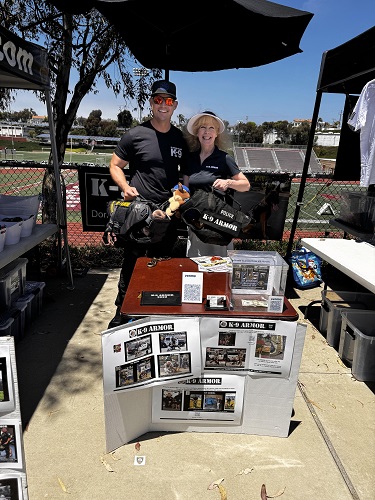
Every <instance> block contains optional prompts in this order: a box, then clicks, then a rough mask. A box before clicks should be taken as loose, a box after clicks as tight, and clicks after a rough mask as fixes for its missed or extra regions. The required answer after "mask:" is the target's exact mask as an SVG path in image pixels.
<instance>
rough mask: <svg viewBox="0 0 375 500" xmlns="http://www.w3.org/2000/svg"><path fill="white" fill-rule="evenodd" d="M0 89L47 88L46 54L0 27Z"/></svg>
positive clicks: (43, 50) (36, 46) (34, 45)
mask: <svg viewBox="0 0 375 500" xmlns="http://www.w3.org/2000/svg"><path fill="white" fill-rule="evenodd" d="M0 69H1V73H2V74H1V87H6V88H15V89H17V88H19V89H42V88H46V87H47V88H48V87H49V68H48V54H47V51H46V49H44V48H43V47H41V46H39V45H36V44H35V43H31V42H26V41H25V40H23V39H22V38H20V37H18V36H17V35H15V34H14V33H12V32H10V31H8V30H7V29H5V28H3V27H2V26H0Z"/></svg>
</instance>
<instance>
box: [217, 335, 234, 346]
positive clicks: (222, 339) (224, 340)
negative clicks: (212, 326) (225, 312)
mask: <svg viewBox="0 0 375 500" xmlns="http://www.w3.org/2000/svg"><path fill="white" fill-rule="evenodd" d="M219 345H226V346H235V345H236V332H225V333H224V332H219Z"/></svg>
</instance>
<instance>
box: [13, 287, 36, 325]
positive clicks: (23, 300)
mask: <svg viewBox="0 0 375 500" xmlns="http://www.w3.org/2000/svg"><path fill="white" fill-rule="evenodd" d="M36 300H37V298H36V296H35V295H34V294H33V293H31V292H30V293H25V294H23V295H21V296H20V297H19V298H18V299H17V300H16V301H15V302H14V305H15V307H17V308H19V309H21V308H23V307H25V330H27V328H29V326H30V325H31V323H32V322H33V320H34V317H33V302H34V301H36ZM34 309H35V307H34Z"/></svg>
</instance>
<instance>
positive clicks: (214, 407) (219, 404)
mask: <svg viewBox="0 0 375 500" xmlns="http://www.w3.org/2000/svg"><path fill="white" fill-rule="evenodd" d="M223 401H224V398H223V394H222V393H218V392H207V393H204V398H203V410H207V411H221V410H223Z"/></svg>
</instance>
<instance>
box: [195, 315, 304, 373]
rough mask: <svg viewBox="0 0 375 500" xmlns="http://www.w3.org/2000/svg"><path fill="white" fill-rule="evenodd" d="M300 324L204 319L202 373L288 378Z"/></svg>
mask: <svg viewBox="0 0 375 500" xmlns="http://www.w3.org/2000/svg"><path fill="white" fill-rule="evenodd" d="M296 330H297V322H294V321H280V320H276V321H275V320H274V321H272V320H268V319H251V320H250V319H244V318H233V319H232V318H201V323H200V332H201V343H202V370H204V371H205V372H221V373H223V372H225V373H232V374H237V375H241V374H242V375H247V374H251V375H262V376H268V377H281V378H288V377H289V373H290V367H291V363H292V357H293V350H294V341H295V335H296Z"/></svg>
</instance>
